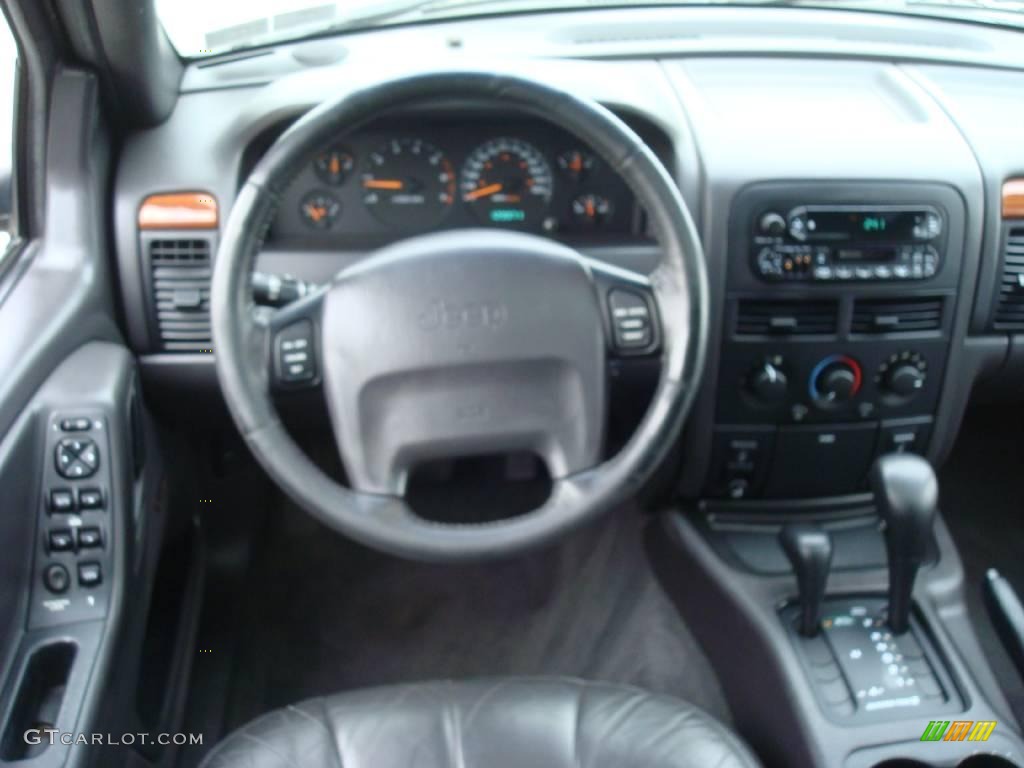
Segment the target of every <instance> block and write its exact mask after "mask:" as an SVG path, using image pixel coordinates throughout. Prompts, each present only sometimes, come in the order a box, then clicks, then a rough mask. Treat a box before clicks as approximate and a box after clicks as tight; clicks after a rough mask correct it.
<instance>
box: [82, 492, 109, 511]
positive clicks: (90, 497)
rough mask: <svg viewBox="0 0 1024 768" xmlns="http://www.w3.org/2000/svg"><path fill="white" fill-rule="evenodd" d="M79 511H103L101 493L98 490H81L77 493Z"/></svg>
mask: <svg viewBox="0 0 1024 768" xmlns="http://www.w3.org/2000/svg"><path fill="white" fill-rule="evenodd" d="M78 507H79V509H103V491H101V490H100V489H99V488H82V489H80V490H79V491H78Z"/></svg>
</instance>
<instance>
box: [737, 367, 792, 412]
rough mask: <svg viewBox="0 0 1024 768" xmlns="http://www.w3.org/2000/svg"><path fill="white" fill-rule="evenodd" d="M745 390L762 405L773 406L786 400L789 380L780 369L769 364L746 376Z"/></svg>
mask: <svg viewBox="0 0 1024 768" xmlns="http://www.w3.org/2000/svg"><path fill="white" fill-rule="evenodd" d="M747 388H748V389H749V390H750V394H752V395H753V396H754V397H755V398H757V399H758V400H759V401H761V402H762V403H765V404H766V405H768V404H775V403H780V402H782V401H783V400H785V399H786V392H787V390H788V389H789V380H788V379H787V378H786V374H785V373H783V371H782V369H781V368H779V367H778V366H776V365H773V364H772V363H770V362H765V364H764V365H762V366H761V367H759V368H755V369H754V370H753V371H751V372H750V375H749V376H747Z"/></svg>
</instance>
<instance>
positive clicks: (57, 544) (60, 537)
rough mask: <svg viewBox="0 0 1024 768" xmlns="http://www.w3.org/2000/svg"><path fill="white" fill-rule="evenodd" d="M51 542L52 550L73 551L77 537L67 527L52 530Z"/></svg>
mask: <svg viewBox="0 0 1024 768" xmlns="http://www.w3.org/2000/svg"><path fill="white" fill-rule="evenodd" d="M49 544H50V551H51V552H71V551H72V550H74V548H75V537H74V536H73V535H72V534H71V531H70V530H69V529H67V528H57V529H56V530H52V531H50V535H49Z"/></svg>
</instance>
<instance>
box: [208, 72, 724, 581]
mask: <svg viewBox="0 0 1024 768" xmlns="http://www.w3.org/2000/svg"><path fill="white" fill-rule="evenodd" d="M452 98H466V99H471V100H474V101H484V102H489V103H492V104H494V105H497V106H501V107H506V108H507V107H512V108H515V109H517V110H519V111H522V112H526V113H529V114H533V115H536V116H538V117H541V118H543V119H545V120H549V121H552V122H555V123H557V124H558V125H560V126H562V127H563V128H565V129H566V130H568V131H569V132H570V133H572V134H574V135H575V136H576V137H577V138H579V139H581V140H582V141H583V142H585V143H586V144H587V145H589V146H590V147H592V148H593V150H594V151H595V152H596V153H597V154H598V155H599V156H600V157H601V158H602V160H603V161H604V162H605V163H607V164H608V166H609V167H610V168H611V169H612V170H614V171H616V172H617V173H618V174H619V175H620V176H621V177H622V178H623V180H624V181H625V182H626V183H627V184H628V186H629V187H630V188H631V189H632V191H633V193H634V194H635V195H636V196H637V198H638V201H639V203H640V204H641V205H642V206H643V207H644V209H645V210H646V211H647V214H648V216H649V219H650V222H651V224H652V226H653V230H654V233H655V236H656V237H657V239H658V241H659V245H660V249H661V261H660V263H659V265H658V267H657V268H656V269H655V271H654V272H652V273H651V274H650V275H647V276H644V275H639V274H634V273H632V272H629V271H627V270H622V269H618V268H615V267H612V266H609V265H606V264H602V263H600V262H597V261H594V260H590V259H587V258H584V257H583V256H582V255H581V254H579V253H577V252H576V251H574V250H573V249H572V248H570V247H568V246H566V245H562V244H559V243H556V242H554V241H552V240H549V239H545V238H542V237H538V236H534V235H528V234H523V233H516V232H511V231H502V230H496V229H470V230H458V231H445V232H436V233H432V234H427V235H422V236H418V237H412V238H409V239H407V240H402V241H399V242H397V243H395V244H393V245H389V246H387V247H384V248H382V249H380V250H379V251H377V252H376V253H374V254H372V255H370V256H368V257H367V258H366V259H364V260H361V261H359V262H358V263H356V264H355V265H353V266H351V267H349V268H347V269H344V270H342V271H341V272H340V273H339V274H338V275H336V276H335V277H334V279H333V280H332V281H331V283H330V284H329V285H327V286H325V287H323V288H322V289H320V290H317V291H316V292H314V293H313V294H311V295H309V296H307V297H306V298H304V299H301V300H300V301H298V302H296V303H294V304H291V305H289V306H287V307H284V308H282V309H280V310H277V311H276V312H275V313H273V314H272V315H270V316H269V317H268V316H266V315H265V314H261V313H260V312H258V311H257V308H256V307H255V306H254V303H253V297H252V286H251V274H252V270H253V265H254V262H255V259H256V255H257V252H258V251H259V248H260V245H261V243H262V240H263V238H264V236H265V233H266V231H267V229H268V227H269V225H270V221H271V219H272V217H273V215H274V213H275V210H276V206H277V204H278V201H279V200H280V199H281V197H282V195H283V193H284V191H285V189H286V188H287V187H288V185H289V182H290V181H291V180H292V179H293V178H294V177H295V175H296V174H297V173H298V172H299V171H300V170H301V169H302V168H304V167H306V164H307V163H308V162H310V159H311V158H312V157H313V156H315V154H316V153H317V152H318V151H319V150H320V149H321V148H322V147H323V146H325V145H327V144H329V143H331V142H332V141H333V140H335V139H336V138H337V136H338V135H339V133H342V132H345V131H351V130H354V129H356V128H358V127H359V126H361V125H363V124H365V123H367V122H368V121H370V120H372V119H374V118H376V117H379V116H380V115H382V114H383V113H385V112H389V111H393V110H395V109H397V108H403V107H410V106H416V105H422V104H425V103H429V102H431V101H435V102H436V101H439V100H450V99H452ZM211 322H212V330H213V340H214V349H215V350H216V365H217V375H218V378H219V380H220V385H221V388H222V390H223V394H224V397H225V399H226V400H227V404H228V407H229V409H230V411H231V414H232V417H233V418H234V421H235V423H236V425H237V426H238V429H239V431H240V432H241V434H242V435H243V437H244V439H245V441H246V442H247V444H248V446H249V448H250V450H251V451H252V453H253V454H254V455H255V457H256V459H257V460H258V461H259V463H260V464H261V465H262V466H263V468H264V469H265V470H266V471H267V472H268V474H269V475H270V476H271V478H273V480H274V481H275V482H276V483H277V484H278V485H279V486H280V487H281V489H282V490H283V491H284V492H285V493H286V494H287V495H288V496H290V497H291V498H292V499H293V500H294V501H295V502H296V503H298V504H299V505H300V506H301V507H303V508H304V509H305V510H307V511H308V512H309V513H311V514H312V515H314V516H315V517H316V518H318V519H319V520H321V521H322V522H323V523H325V524H326V525H327V526H329V527H331V528H333V529H335V530H337V531H339V532H341V533H342V534H344V535H347V536H349V537H351V538H353V539H355V540H357V541H359V542H362V543H363V544H365V545H368V546H370V547H373V548H376V549H380V550H384V551H386V552H389V553H392V554H396V555H400V556H404V557H408V558H413V559H419V560H434V561H443V560H460V559H469V558H485V557H494V556H499V555H506V554H509V553H512V552H516V551H519V550H523V549H526V548H529V547H533V546H537V545H539V544H543V543H545V542H548V541H550V540H552V539H554V538H555V537H557V536H559V535H560V534H563V533H566V532H567V531H569V530H570V529H572V528H573V527H574V526H577V525H579V524H581V523H583V522H585V521H586V520H589V519H591V518H593V517H594V516H596V515H597V514H599V513H600V512H602V511H606V510H608V509H610V508H612V507H613V506H614V505H615V504H617V503H619V502H621V501H623V500H625V499H626V498H628V497H629V496H630V495H631V494H633V493H635V492H636V491H637V489H638V487H639V486H640V485H641V484H642V483H643V482H644V480H645V479H646V478H648V476H649V475H650V474H651V472H652V471H653V470H654V469H655V468H656V466H657V465H658V463H659V462H660V461H661V460H662V459H663V457H664V455H665V453H666V451H667V450H668V449H669V447H670V446H671V445H672V443H673V441H675V440H676V439H677V438H678V437H679V433H680V431H681V429H682V427H683V423H684V421H685V418H686V415H687V413H688V411H689V409H690V406H691V404H692V402H693V399H694V396H695V394H696V391H697V386H698V384H699V382H700V377H701V374H702V371H703V368H704V358H705V351H706V347H707V336H708V286H707V275H706V272H705V267H704V259H703V253H702V250H701V247H700V242H699V240H698V237H697V233H696V230H695V228H694V225H693V222H692V220H691V218H690V215H689V212H688V211H687V208H686V204H685V203H684V202H683V200H682V197H681V196H680V194H679V192H678V190H677V189H676V187H675V185H674V184H673V182H672V180H671V179H670V177H669V175H668V174H667V172H666V171H665V169H664V167H663V166H662V165H661V163H660V162H659V161H658V159H657V158H656V157H655V156H654V155H653V153H652V152H651V151H650V150H649V149H648V148H647V147H646V145H645V144H644V143H643V141H642V140H641V139H640V138H639V137H638V136H637V135H636V134H635V133H634V132H633V131H632V130H631V129H630V128H629V127H627V126H626V125H625V124H624V123H623V122H622V121H621V120H619V119H618V118H617V117H616V116H614V115H613V114H612V113H611V112H609V111H608V110H607V109H605V108H604V107H602V106H600V105H598V104H597V103H595V102H593V101H589V100H586V99H582V98H580V97H577V96H574V95H572V94H570V93H567V92H565V91H562V90H558V89H556V88H553V87H551V86H549V85H546V84H543V83H540V82H537V81H534V80H530V79H524V78H522V77H518V76H511V75H505V74H495V73H490V72H486V73H485V72H462V71H456V72H438V73H429V74H421V75H415V76H409V77H402V78H397V79H391V80H388V81H386V82H381V83H379V84H375V85H373V86H371V87H367V88H363V89H361V90H357V91H354V92H352V93H350V94H348V95H345V96H343V97H341V98H338V99H336V100H333V101H329V102H326V103H324V104H322V105H320V106H319V107H317V108H315V109H313V110H312V111H310V112H309V113H307V114H306V115H305V116H304V117H302V118H301V119H299V120H298V121H297V122H296V123H294V124H293V125H292V126H291V127H290V128H289V129H288V130H287V131H285V133H283V134H282V135H281V137H280V138H279V139H278V140H277V141H276V142H275V143H274V144H273V146H271V148H270V149H269V151H268V152H267V153H266V154H265V155H264V156H263V158H262V159H261V160H260V161H259V162H258V164H257V165H256V167H255V168H254V170H253V171H252V173H251V174H250V175H249V177H248V179H247V180H246V182H245V184H244V185H243V186H242V188H241V190H240V191H239V194H238V196H237V198H236V200H235V203H234V205H233V207H232V209H231V214H230V216H229V218H228V221H227V224H226V226H225V230H224V234H223V237H222V239H221V244H220V248H219V250H218V253H217V257H216V263H215V268H214V275H213V284H212V289H211ZM630 355H650V356H659V357H660V360H661V373H660V379H659V382H658V386H657V388H656V390H655V394H654V396H653V400H652V402H651V404H650V406H649V408H648V410H647V413H646V415H645V416H644V418H643V420H642V421H641V423H640V425H639V426H638V428H637V429H636V431H635V432H634V434H633V436H632V438H631V439H630V440H629V441H628V442H627V443H626V445H625V446H624V447H623V448H622V449H621V450H620V451H619V452H618V453H617V454H616V455H615V456H613V457H611V458H610V459H608V460H606V461H603V462H602V447H603V439H604V432H605V418H606V409H607V408H606V406H607V403H606V399H607V376H608V374H607V369H606V365H607V362H608V358H609V357H616V356H621V357H627V356H630ZM317 386H322V387H323V390H324V399H325V401H326V403H327V410H328V412H329V416H330V421H331V425H332V427H333V432H334V435H335V438H336V442H337V444H338V449H339V450H340V453H341V458H342V460H343V463H344V465H345V468H346V471H347V475H348V481H349V484H350V486H351V487H350V488H346V487H344V486H342V485H341V484H339V483H337V482H335V481H334V480H332V479H331V478H330V477H328V476H327V475H326V474H325V473H324V472H322V471H321V470H320V469H319V468H318V467H317V465H316V464H315V463H314V462H313V461H312V460H311V459H310V458H309V457H308V456H307V455H306V454H305V453H304V452H303V451H302V450H301V449H300V448H299V446H298V445H297V444H296V443H295V441H294V440H293V439H292V438H291V437H290V436H289V434H288V432H287V431H286V429H285V428H284V426H283V425H282V423H281V421H280V419H279V417H278V416H277V413H276V411H275V409H274V406H273V401H272V392H273V390H275V389H277V388H291V387H317ZM519 450H523V451H530V452H532V453H534V454H536V455H537V456H538V457H540V458H541V459H542V460H543V461H544V462H545V463H546V465H547V468H548V471H549V473H550V475H551V478H552V488H551V493H550V495H549V497H548V499H547V501H546V502H545V503H544V504H543V505H542V506H540V507H538V508H537V509H535V510H533V511H532V512H529V513H527V514H524V515H520V516H518V517H514V518H509V519H505V520H500V521H497V522H486V523H479V524H459V525H454V524H442V523H438V522H433V521H428V520H425V519H423V518H421V517H419V516H417V515H416V514H415V513H414V512H413V511H412V510H411V509H410V508H409V506H408V504H407V503H406V501H405V500H404V498H403V494H404V491H405V486H406V481H407V479H408V476H409V473H410V471H411V469H412V468H414V467H415V466H416V464H417V463H419V462H423V461H425V460H429V459H434V458H441V457H457V456H465V455H472V454H481V453H497V452H502V451H519Z"/></svg>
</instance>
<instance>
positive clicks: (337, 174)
mask: <svg viewBox="0 0 1024 768" xmlns="http://www.w3.org/2000/svg"><path fill="white" fill-rule="evenodd" d="M355 164H356V160H355V158H354V157H352V153H351V152H348V151H346V150H344V149H341V148H340V147H333V148H331V149H329V150H327V151H326V152H324V153H323V154H321V155H317V158H316V160H314V161H313V170H314V171H316V175H317V176H318V177H319V178H320V181H322V182H324V184H330V185H331V186H332V187H336V186H338V185H339V184H341V183H342V182H343V181H345V179H346V178H348V175H349V173H350V172H351V171H352V169H353V168H354V167H355Z"/></svg>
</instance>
